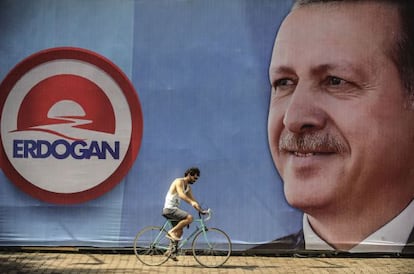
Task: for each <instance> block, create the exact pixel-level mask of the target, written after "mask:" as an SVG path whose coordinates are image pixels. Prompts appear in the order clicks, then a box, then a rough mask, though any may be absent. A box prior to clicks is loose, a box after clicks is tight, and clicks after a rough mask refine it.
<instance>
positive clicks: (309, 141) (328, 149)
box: [279, 131, 347, 153]
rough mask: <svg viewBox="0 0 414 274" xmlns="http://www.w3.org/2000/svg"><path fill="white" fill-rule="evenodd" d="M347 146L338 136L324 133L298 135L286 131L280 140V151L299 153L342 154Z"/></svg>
mask: <svg viewBox="0 0 414 274" xmlns="http://www.w3.org/2000/svg"><path fill="white" fill-rule="evenodd" d="M346 148H347V146H346V145H345V144H344V142H343V141H342V140H341V139H340V138H339V137H337V136H334V135H331V134H329V133H323V132H308V133H302V134H296V133H292V132H288V131H285V132H283V133H282V135H281V136H280V139H279V151H285V152H299V153H342V152H345V151H346Z"/></svg>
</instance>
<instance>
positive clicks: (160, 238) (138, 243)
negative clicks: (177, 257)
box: [134, 226, 170, 266]
mask: <svg viewBox="0 0 414 274" xmlns="http://www.w3.org/2000/svg"><path fill="white" fill-rule="evenodd" d="M166 234H167V231H166V230H165V229H163V228H161V227H159V226H149V227H146V228H144V229H142V230H141V231H139V232H138V233H137V235H136V236H135V240H134V253H135V255H136V256H137V258H138V260H140V261H141V262H142V263H143V264H145V265H149V266H156V265H161V264H163V263H165V262H166V261H167V260H168V258H169V256H168V254H167V251H168V247H169V245H170V240H169V239H168V238H166V237H165V235H166Z"/></svg>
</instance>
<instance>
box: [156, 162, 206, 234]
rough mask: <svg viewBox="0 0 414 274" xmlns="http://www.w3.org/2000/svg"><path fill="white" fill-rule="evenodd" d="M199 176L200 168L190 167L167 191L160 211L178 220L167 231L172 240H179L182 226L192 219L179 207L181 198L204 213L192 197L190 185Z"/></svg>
mask: <svg viewBox="0 0 414 274" xmlns="http://www.w3.org/2000/svg"><path fill="white" fill-rule="evenodd" d="M199 177H200V170H199V169H198V168H197V167H191V168H189V169H187V170H186V171H185V173H184V177H183V178H176V179H175V180H174V181H173V182H172V183H171V185H170V188H169V190H168V192H167V195H166V197H165V204H164V209H163V211H162V213H163V216H164V217H166V218H168V219H174V220H178V223H177V224H176V225H175V226H174V227H173V228H172V229H171V230H170V231H168V233H167V237H168V238H169V239H171V240H173V241H179V240H180V239H181V236H182V235H183V228H184V227H185V226H187V225H189V224H191V223H192V221H193V216H191V215H190V214H189V213H188V212H186V211H184V210H182V209H180V208H179V206H180V201H181V200H184V201H186V202H187V203H189V204H190V205H191V206H192V207H194V208H195V209H196V210H197V211H199V212H200V213H202V214H204V213H205V212H204V211H203V210H202V208H201V207H200V205H199V204H198V202H197V201H196V199H195V198H194V196H193V194H192V192H191V187H190V185H192V184H194V183H195V182H196V181H197V179H198V178H199Z"/></svg>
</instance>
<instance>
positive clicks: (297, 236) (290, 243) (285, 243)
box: [252, 228, 414, 254]
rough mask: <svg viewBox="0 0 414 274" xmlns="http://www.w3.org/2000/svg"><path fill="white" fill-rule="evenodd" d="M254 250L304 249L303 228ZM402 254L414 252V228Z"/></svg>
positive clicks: (267, 251)
mask: <svg viewBox="0 0 414 274" xmlns="http://www.w3.org/2000/svg"><path fill="white" fill-rule="evenodd" d="M252 250H253V251H254V250H256V251H262V252H266V253H269V252H270V251H280V250H284V251H304V250H305V238H304V235H303V230H300V231H298V232H297V233H294V234H291V235H288V236H285V237H283V238H280V239H277V240H274V241H272V242H270V243H266V244H263V245H259V246H256V247H253V248H252ZM401 253H402V254H414V228H413V230H412V231H411V234H410V236H409V238H408V240H407V244H406V246H405V247H404V248H403V250H402V252H401Z"/></svg>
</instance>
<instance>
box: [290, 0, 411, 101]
mask: <svg viewBox="0 0 414 274" xmlns="http://www.w3.org/2000/svg"><path fill="white" fill-rule="evenodd" d="M362 2H376V3H381V4H387V5H391V6H393V7H395V8H397V10H398V13H399V17H400V30H401V31H400V33H399V35H398V39H397V41H393V46H392V48H391V49H389V52H388V54H389V55H390V57H391V59H392V60H393V62H394V63H395V65H396V67H397V69H398V71H399V74H400V78H401V82H402V85H403V87H404V88H405V90H406V92H407V95H408V96H409V100H410V102H414V0H296V1H294V8H297V7H302V6H307V5H312V4H324V3H331V4H334V3H362Z"/></svg>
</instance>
